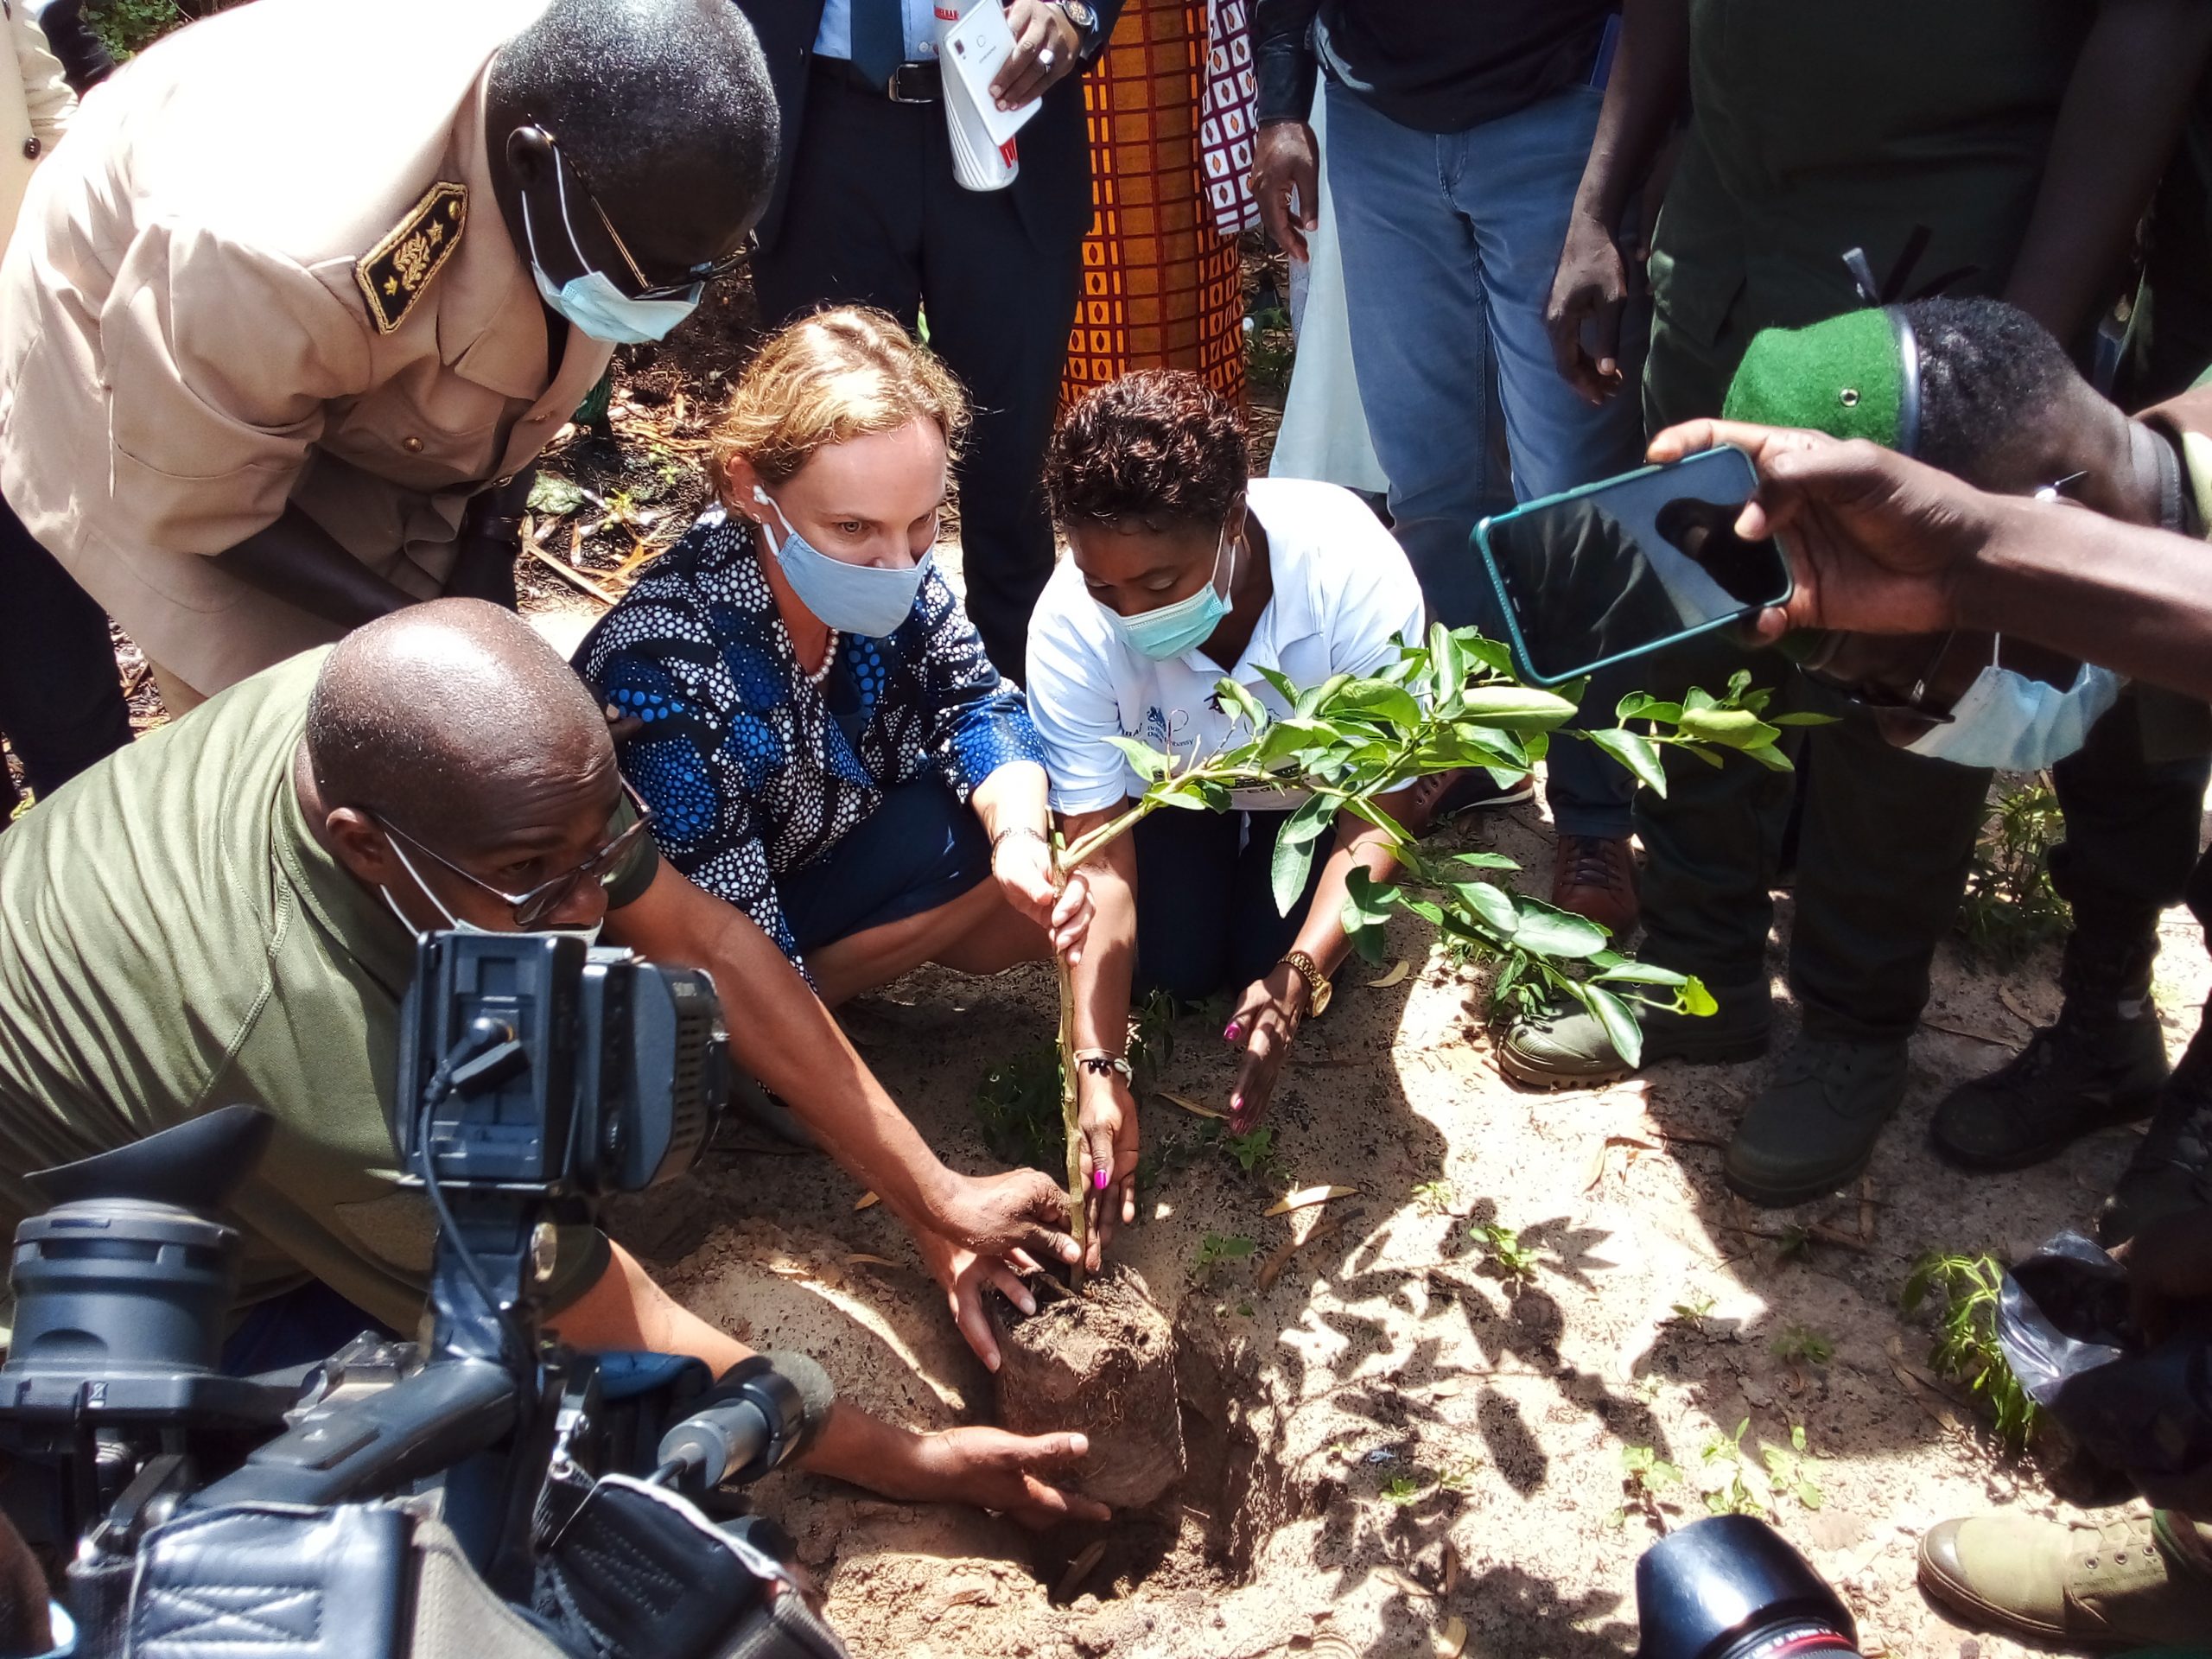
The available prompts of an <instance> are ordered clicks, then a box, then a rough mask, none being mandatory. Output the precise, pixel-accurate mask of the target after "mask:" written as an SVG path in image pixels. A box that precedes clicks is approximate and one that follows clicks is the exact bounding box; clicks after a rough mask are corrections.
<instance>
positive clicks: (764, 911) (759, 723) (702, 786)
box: [575, 507, 1045, 962]
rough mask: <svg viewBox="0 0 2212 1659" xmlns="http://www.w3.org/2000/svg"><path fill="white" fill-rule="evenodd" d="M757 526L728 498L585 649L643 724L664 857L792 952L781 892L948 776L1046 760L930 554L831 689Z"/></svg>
mask: <svg viewBox="0 0 2212 1659" xmlns="http://www.w3.org/2000/svg"><path fill="white" fill-rule="evenodd" d="M761 555H762V550H761V548H760V544H759V543H758V541H757V539H756V537H755V536H754V533H753V526H752V525H751V524H748V523H747V522H746V521H745V520H744V519H742V518H734V517H731V516H729V515H728V514H726V513H725V512H723V511H722V510H721V508H719V507H717V508H714V509H711V510H710V511H709V512H707V513H705V514H704V515H703V516H702V517H701V518H700V519H699V521H698V522H697V523H696V524H693V525H692V526H691V528H690V530H689V531H686V532H685V534H684V536H683V540H681V541H679V542H678V543H677V544H676V545H675V546H674V547H672V548H671V549H670V550H668V551H667V552H666V553H664V554H663V555H662V556H660V557H659V558H658V559H656V560H654V561H653V563H652V564H651V565H649V566H648V567H646V570H645V575H643V576H641V577H639V580H638V583H637V585H636V586H635V587H634V588H632V589H631V590H630V591H629V593H628V594H626V595H625V596H624V597H623V600H622V602H621V603H620V604H619V605H617V606H616V607H614V608H613V610H612V611H610V612H608V613H607V615H606V616H605V617H604V618H602V619H601V621H600V623H599V626H596V627H595V628H594V629H593V630H592V631H591V632H590V633H589V634H588V636H587V637H586V638H585V639H584V642H583V644H582V645H581V646H580V647H578V649H577V652H576V659H575V660H576V667H577V669H578V671H580V672H582V675H583V677H584V678H585V679H586V680H587V681H588V682H589V683H590V684H591V686H592V689H593V690H594V691H595V692H596V693H597V694H598V696H599V698H600V701H601V702H602V703H604V704H607V705H608V706H609V707H612V708H615V709H621V710H622V711H624V712H625V713H627V714H631V715H636V716H637V717H638V718H639V720H640V721H643V722H644V726H643V729H642V730H640V731H639V733H638V734H637V735H636V736H635V737H633V738H632V739H631V740H630V741H628V742H627V743H626V745H625V746H624V747H623V751H622V770H623V772H625V773H626V775H627V776H628V778H629V779H630V781H631V782H632V784H634V785H637V789H638V792H639V794H641V795H643V796H644V797H645V799H646V800H648V801H649V802H651V803H652V808H653V814H654V817H653V836H654V839H655V840H656V841H657V842H658V843H659V846H660V850H661V854H662V855H663V856H664V857H665V858H666V859H667V860H668V861H669V862H670V863H671V864H673V865H674V866H676V868H677V869H679V870H681V871H683V874H685V875H687V876H689V877H690V879H691V880H694V881H696V882H697V883H698V884H699V886H701V887H704V888H705V889H706V890H707V891H708V892H709V893H715V894H717V895H719V896H720V897H721V898H723V899H728V900H729V902H730V903H732V904H734V905H735V906H738V907H739V908H740V909H741V910H742V911H744V912H745V913H746V914H747V915H748V916H750V917H751V918H753V920H754V921H755V922H757V923H759V924H760V928H761V930H762V931H764V932H766V934H767V935H768V936H769V937H770V938H772V939H774V940H775V941H776V943H777V944H779V945H780V946H781V947H782V948H783V952H784V954H785V956H786V957H790V958H791V960H792V961H793V962H797V961H798V944H797V943H796V941H795V940H794V939H793V938H792V937H791V927H790V925H789V924H788V922H787V921H786V920H785V916H784V912H783V908H782V906H781V905H780V903H779V900H778V899H777V893H776V881H777V878H779V876H785V875H789V874H793V873H795V872H797V871H799V870H803V869H804V868H807V867H808V866H809V865H810V864H813V863H815V862H817V861H819V860H821V859H822V858H823V857H824V856H825V855H828V854H829V851H830V850H831V849H834V848H835V847H836V845H837V843H838V842H840V841H841V840H842V839H843V837H844V836H846V835H847V834H848V833H849V832H850V831H851V830H852V829H853V828H854V826H855V825H856V824H859V823H861V822H862V821H864V820H865V819H866V818H867V817H868V815H869V814H870V813H872V812H874V810H876V808H877V806H878V805H879V804H880V802H881V801H882V799H883V795H884V791H886V790H887V789H889V788H893V787H894V786H896V785H900V784H906V783H911V782H912V781H913V780H915V779H919V778H923V777H925V776H927V775H928V774H930V773H931V772H935V773H937V774H938V776H940V777H942V778H943V779H944V782H945V784H946V785H948V786H949V787H950V789H951V791H952V792H953V794H954V795H955V796H956V797H957V798H958V799H959V800H961V801H963V802H965V801H966V800H967V799H968V798H969V793H970V792H971V791H973V790H974V789H975V788H976V785H978V784H981V783H982V781H983V780H984V779H986V778H988V777H989V776H990V775H991V773H992V772H995V771H997V770H998V768H999V767H1001V766H1005V765H1007V764H1008V763H1009V762H1011V761H1015V760H1032V761H1035V762H1037V763H1038V764H1039V766H1041V765H1043V763H1044V758H1045V757H1044V749H1043V746H1042V745H1041V744H1039V741H1038V739H1037V732H1036V728H1034V727H1033V726H1032V725H1031V724H1030V723H1029V710H1028V708H1027V704H1026V703H1025V702H1023V700H1022V696H1021V691H1020V688H1019V687H1018V686H1016V685H1015V684H1014V683H1013V682H1012V681H1010V680H1007V679H1005V678H1002V677H1001V676H1000V674H999V671H997V670H996V669H995V668H994V667H992V666H991V662H990V658H988V657H987V656H985V655H984V653H983V645H982V640H981V639H978V638H977V637H976V629H975V626H974V625H973V624H972V623H970V622H969V620H968V615H967V613H966V612H965V611H963V609H962V608H961V606H960V601H959V600H958V599H957V597H956V596H955V595H954V594H953V591H952V589H951V588H950V586H949V585H948V584H947V583H946V582H945V580H944V576H943V575H940V574H939V573H938V570H937V569H936V567H935V565H934V564H932V565H931V568H930V569H929V571H928V573H927V574H926V575H925V576H924V577H923V580H922V587H921V592H920V594H919V595H918V597H917V598H916V600H915V601H914V609H913V613H912V614H911V615H910V616H908V617H907V619H906V621H904V622H902V623H901V624H899V627H898V628H897V630H896V631H895V632H893V633H892V634H891V635H890V637H889V638H887V639H868V638H865V637H862V636H858V635H852V634H842V635H840V636H839V639H838V643H837V652H836V663H835V664H833V665H832V667H831V668H830V670H829V674H828V675H827V676H826V677H824V678H823V682H822V683H821V684H819V685H815V684H813V683H810V682H809V680H808V678H807V675H806V671H805V670H804V668H802V667H801V666H800V664H799V661H798V656H797V654H796V653H795V652H793V651H792V649H791V636H790V635H789V634H788V633H787V632H785V629H784V624H783V619H782V618H781V617H780V616H779V614H778V613H777V611H776V601H775V596H774V595H773V594H772V593H771V592H770V591H769V588H768V583H767V581H766V578H765V577H764V576H763V575H761V573H760V559H761Z"/></svg>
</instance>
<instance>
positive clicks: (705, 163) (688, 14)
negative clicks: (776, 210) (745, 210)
mask: <svg viewBox="0 0 2212 1659" xmlns="http://www.w3.org/2000/svg"><path fill="white" fill-rule="evenodd" d="M491 90H492V92H493V95H494V96H495V97H496V98H498V99H499V100H500V101H501V102H503V103H505V104H508V105H512V106H513V107H517V108H520V109H524V110H527V111H529V112H530V114H531V118H533V119H535V120H537V121H540V122H542V123H543V124H544V125H545V126H546V127H547V128H548V129H549V130H550V131H551V132H552V133H553V134H554V136H555V137H556V138H557V139H558V140H559V141H560V144H561V149H562V150H563V153H564V154H565V155H566V156H568V158H569V161H570V162H572V163H573V164H574V165H575V168H576V169H577V170H578V171H579V172H581V173H582V175H583V176H584V177H585V178H586V179H588V180H589V181H590V182H591V187H592V188H593V189H594V190H595V191H596V192H598V193H599V194H601V195H602V196H604V197H606V198H607V199H608V200H614V199H616V198H619V197H620V196H623V195H625V194H628V193H629V192H631V191H632V190H633V189H635V188H638V187H639V186H640V185H641V184H642V183H644V182H645V181H646V178H647V175H650V174H652V173H654V172H657V171H664V170H666V169H668V168H672V167H680V168H682V170H683V176H684V177H685V178H687V179H695V180H696V179H707V180H711V181H713V184H712V188H715V190H717V191H718V192H727V193H728V194H727V197H726V199H727V200H729V201H730V202H731V203H732V204H733V208H734V211H733V215H732V217H733V219H734V218H735V217H736V211H735V210H736V209H740V208H742V207H746V206H750V205H753V204H756V203H760V202H765V201H766V200H767V196H768V191H769V188H770V187H771V186H772V184H773V183H774V181H775V169H776V157H777V151H778V143H779V129H778V117H777V113H776V94H775V90H774V88H773V87H772V86H771V85H770V83H769V79H768V60H767V59H766V57H765V56H764V55H763V54H762V53H761V50H760V41H759V40H758V39H757V38H756V37H755V36H754V35H753V25H752V24H751V23H749V22H747V21H746V18H745V14H744V13H743V12H741V11H740V10H738V8H737V6H736V5H735V4H734V3H733V0H552V3H551V4H550V5H549V6H547V7H546V9H545V10H544V11H543V13H542V14H541V15H540V16H538V17H537V20H536V21H535V22H532V23H531V24H530V26H529V27H528V28H526V29H523V30H522V32H521V33H519V34H518V35H516V36H515V37H514V38H513V39H512V40H511V41H508V42H507V44H506V45H505V47H503V48H501V49H500V51H499V57H498V58H497V60H495V61H494V62H493V66H492V73H491Z"/></svg>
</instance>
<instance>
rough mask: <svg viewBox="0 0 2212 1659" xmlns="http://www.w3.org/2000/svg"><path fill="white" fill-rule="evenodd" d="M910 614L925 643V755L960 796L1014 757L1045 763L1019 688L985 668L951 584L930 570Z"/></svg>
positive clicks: (977, 640) (977, 638)
mask: <svg viewBox="0 0 2212 1659" xmlns="http://www.w3.org/2000/svg"><path fill="white" fill-rule="evenodd" d="M916 608H917V610H918V613H919V614H918V616H917V618H916V619H915V620H917V622H918V623H919V624H920V625H921V627H922V630H923V634H924V640H925V644H924V646H923V651H922V658H921V671H922V688H923V692H924V695H925V696H926V697H927V698H928V700H929V703H930V709H931V715H930V728H929V739H928V741H927V744H926V746H925V747H926V748H927V750H928V753H929V756H930V760H931V764H932V765H934V766H936V767H937V769H938V772H939V773H940V774H941V775H942V776H943V777H944V781H945V782H946V784H947V785H950V788H951V790H952V792H953V793H954V794H955V795H956V796H957V797H958V798H960V799H961V800H963V801H965V800H966V799H967V798H968V797H969V795H970V794H971V793H972V792H974V791H975V789H976V785H978V784H981V783H982V781H983V780H984V779H986V778H988V777H989V776H990V775H991V774H992V773H993V772H996V771H997V770H998V769H999V768H1000V767H1001V766H1007V765H1010V764H1011V763H1012V762H1014V761H1016V760H1033V761H1035V762H1036V763H1037V764H1038V765H1039V766H1043V765H1044V764H1045V746H1044V743H1043V742H1042V741H1040V740H1039V737H1038V735H1037V728H1036V727H1035V726H1034V725H1033V724H1032V723H1031V722H1030V719H1029V706H1028V704H1027V702H1025V701H1024V699H1023V697H1022V695H1021V688H1020V686H1018V685H1016V684H1014V682H1013V681H1011V680H1009V679H1007V678H1006V677H1005V676H1003V675H1001V673H1000V672H999V671H998V670H997V669H996V668H995V667H993V666H992V664H991V659H990V658H989V656H988V654H987V653H986V652H984V650H983V641H982V637H981V636H980V635H978V634H977V633H976V625H975V624H974V623H972V622H970V621H969V620H968V613H967V612H966V611H965V610H963V609H962V608H961V605H960V601H959V599H958V597H957V595H955V594H954V593H953V591H952V588H951V585H950V583H948V582H946V581H945V579H944V577H943V576H942V575H939V574H938V572H937V571H936V570H935V569H931V571H930V573H929V575H927V576H926V577H925V578H924V579H923V582H922V592H921V597H920V600H919V601H918V605H917V607H916Z"/></svg>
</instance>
